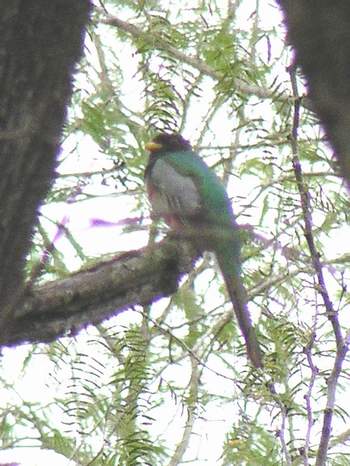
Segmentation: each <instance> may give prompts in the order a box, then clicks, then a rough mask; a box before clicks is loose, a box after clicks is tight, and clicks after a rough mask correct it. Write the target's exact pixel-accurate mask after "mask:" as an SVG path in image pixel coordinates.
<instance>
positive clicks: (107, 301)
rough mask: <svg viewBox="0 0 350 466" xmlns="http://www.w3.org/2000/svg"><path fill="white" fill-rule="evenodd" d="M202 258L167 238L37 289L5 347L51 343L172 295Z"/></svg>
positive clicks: (20, 312)
mask: <svg viewBox="0 0 350 466" xmlns="http://www.w3.org/2000/svg"><path fill="white" fill-rule="evenodd" d="M197 257H198V254H197V253H196V251H194V249H193V248H192V247H191V246H190V245H189V244H188V243H186V242H185V241H181V243H180V242H178V241H176V240H175V239H166V240H163V241H162V242H161V243H158V244H157V245H156V246H155V247H153V248H149V247H148V248H144V249H141V250H138V251H130V252H127V253H125V254H122V255H121V256H118V257H115V258H112V259H111V260H109V261H108V262H102V263H99V264H98V265H96V266H95V267H91V268H89V269H87V270H82V271H79V272H77V273H76V274H74V275H72V276H71V277H68V278H64V279H62V280H56V281H53V282H50V283H46V284H44V285H41V286H38V287H37V288H35V289H33V290H32V292H30V293H27V295H26V296H24V298H23V302H22V304H21V305H20V306H19V307H18V308H17V310H16V313H15V316H14V319H13V321H12V323H11V325H10V326H9V327H8V328H7V329H6V335H3V336H2V338H1V340H0V345H1V346H12V345H17V344H21V343H25V342H37V341H40V342H49V341H52V340H54V339H56V338H58V337H60V336H63V335H66V334H69V333H70V334H75V333H76V332H78V331H79V330H81V329H82V328H84V327H86V326H87V325H89V324H97V323H99V322H102V321H103V320H105V319H107V318H110V317H112V316H114V315H117V314H119V313H121V312H123V311H125V310H126V309H127V308H130V307H132V306H134V305H136V304H148V303H150V302H153V301H155V300H157V299H159V298H161V297H164V296H168V295H170V294H172V293H174V292H175V291H176V289H177V285H178V281H179V279H180V278H181V277H182V276H183V275H184V274H185V273H187V272H189V271H190V270H191V269H192V267H193V263H194V261H195V260H196V258H197Z"/></svg>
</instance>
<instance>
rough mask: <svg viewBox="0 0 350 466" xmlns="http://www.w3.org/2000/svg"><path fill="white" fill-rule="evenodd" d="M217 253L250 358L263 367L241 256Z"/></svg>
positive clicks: (256, 365) (254, 363)
mask: <svg viewBox="0 0 350 466" xmlns="http://www.w3.org/2000/svg"><path fill="white" fill-rule="evenodd" d="M225 252H226V254H225V253H218V252H217V253H216V256H217V261H218V263H219V267H220V269H221V272H222V275H223V278H224V281H225V284H226V288H227V291H228V294H229V296H230V299H231V301H232V305H233V309H234V312H235V314H236V318H237V322H238V325H239V328H240V329H241V332H242V334H243V337H244V340H245V343H246V347H247V352H248V356H249V359H250V360H251V362H252V364H253V365H254V366H255V367H257V368H258V367H263V362H262V352H261V349H260V345H259V342H258V338H257V336H256V332H255V328H254V326H253V324H252V321H251V317H250V314H249V310H248V306H247V294H246V291H245V288H244V286H243V283H242V280H241V277H240V266H239V262H238V260H239V258H230V257H228V256H227V251H225Z"/></svg>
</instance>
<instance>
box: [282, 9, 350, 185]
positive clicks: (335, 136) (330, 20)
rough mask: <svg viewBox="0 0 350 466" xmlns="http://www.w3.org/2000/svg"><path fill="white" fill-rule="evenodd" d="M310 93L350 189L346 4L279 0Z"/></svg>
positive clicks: (348, 12) (348, 17)
mask: <svg viewBox="0 0 350 466" xmlns="http://www.w3.org/2000/svg"><path fill="white" fill-rule="evenodd" d="M277 2H278V3H279V4H280V6H281V7H282V9H283V11H284V14H285V19H286V25H287V30H288V40H289V41H290V43H291V44H292V45H293V47H294V48H295V51H296V62H297V64H299V65H301V67H302V70H303V72H304V74H305V76H306V78H307V82H308V87H309V95H310V97H311V99H312V101H313V105H314V108H315V110H316V112H317V113H318V115H319V117H320V120H321V122H322V124H323V126H324V128H325V130H326V133H327V136H328V138H329V140H330V142H331V144H332V146H333V148H334V150H335V154H336V156H337V158H338V161H339V165H340V171H341V174H342V176H344V178H345V180H346V183H347V186H348V187H350V79H349V76H350V54H349V50H350V27H349V25H350V2H348V1H344V0H333V1H331V2H330V1H329V0H308V1H305V0H277Z"/></svg>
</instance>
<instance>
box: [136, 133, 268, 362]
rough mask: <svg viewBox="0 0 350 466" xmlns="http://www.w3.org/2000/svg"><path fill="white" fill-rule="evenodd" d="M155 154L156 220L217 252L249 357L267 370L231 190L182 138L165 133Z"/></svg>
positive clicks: (148, 177) (149, 170) (150, 188)
mask: <svg viewBox="0 0 350 466" xmlns="http://www.w3.org/2000/svg"><path fill="white" fill-rule="evenodd" d="M146 149H147V150H148V151H149V152H150V157H149V161H148V165H147V167H146V170H145V183H146V188H147V192H148V196H149V199H150V202H151V205H152V211H153V216H155V217H157V218H163V219H164V220H165V222H166V223H167V224H168V225H169V226H170V227H171V228H172V229H173V230H175V231H177V232H179V233H181V234H182V235H183V236H184V237H185V238H188V239H189V240H190V241H193V243H194V244H196V245H197V246H198V247H199V248H200V249H201V250H202V251H213V252H214V253H215V255H216V258H217V261H218V264H219V267H220V269H221V272H222V275H223V277H224V280H225V284H226V287H227V291H228V293H229V296H230V298H231V301H232V304H233V308H234V311H235V314H236V317H237V321H238V324H239V327H240V329H241V332H242V334H243V337H244V339H245V342H246V346H247V352H248V355H249V358H250V360H251V362H252V363H253V365H254V366H255V367H262V365H263V364H262V354H261V350H260V347H259V343H258V340H257V337H256V333H255V330H254V327H253V325H252V322H251V318H250V315H249V311H248V307H247V297H246V291H245V289H244V286H243V284H242V280H241V260H240V250H241V241H240V237H239V232H238V226H237V224H236V221H235V218H234V216H233V211H232V206H231V203H230V200H229V198H228V196H227V193H226V190H225V188H224V186H223V184H222V183H221V181H220V180H219V178H218V177H217V176H216V174H215V173H214V172H213V171H212V170H210V168H209V167H208V166H207V165H206V164H205V162H204V161H203V160H202V159H201V158H200V157H199V155H198V154H197V153H196V152H195V151H194V150H193V149H192V147H191V145H190V143H189V142H188V141H186V140H185V139H184V138H183V137H182V136H181V135H180V134H176V133H174V134H166V133H163V134H159V135H158V136H156V137H155V138H154V139H153V140H152V142H149V143H148V144H146Z"/></svg>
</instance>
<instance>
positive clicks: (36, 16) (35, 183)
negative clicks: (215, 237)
mask: <svg viewBox="0 0 350 466" xmlns="http://www.w3.org/2000/svg"><path fill="white" fill-rule="evenodd" d="M89 10H90V3H89V1H88V0H79V1H74V0H50V1H47V0H11V1H8V2H2V6H0V37H1V42H0V82H1V86H0V174H1V177H0V212H1V216H0V219H1V220H0V264H1V269H0V329H1V330H0V333H2V334H4V333H6V327H7V325H8V324H9V323H10V321H11V314H12V311H13V308H14V306H15V304H16V303H17V302H18V300H19V298H20V297H21V294H22V292H23V267H24V262H25V258H26V255H27V253H28V249H29V247H30V242H31V233H32V230H33V225H34V224H35V221H36V218H37V211H38V208H39V206H40V203H41V202H42V200H43V198H44V197H45V195H46V193H47V191H48V188H49V186H50V182H51V180H52V178H53V174H54V168H55V157H56V154H57V150H58V147H59V139H60V133H61V130H62V126H63V123H64V119H65V113H66V107H67V103H68V101H69V98H70V95H71V92H72V73H73V71H74V65H75V63H76V62H77V60H78V59H79V57H80V56H81V52H82V43H83V31H84V26H85V25H86V23H87V21H88V17H89Z"/></svg>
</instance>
